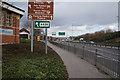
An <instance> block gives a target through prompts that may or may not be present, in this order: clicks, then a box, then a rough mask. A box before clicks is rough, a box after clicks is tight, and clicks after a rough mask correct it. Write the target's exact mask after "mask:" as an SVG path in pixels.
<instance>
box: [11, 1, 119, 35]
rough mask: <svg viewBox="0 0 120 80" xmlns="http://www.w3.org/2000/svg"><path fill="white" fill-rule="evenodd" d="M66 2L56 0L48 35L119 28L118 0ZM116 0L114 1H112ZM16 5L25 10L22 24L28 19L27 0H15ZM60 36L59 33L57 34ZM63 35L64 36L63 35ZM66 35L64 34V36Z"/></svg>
mask: <svg viewBox="0 0 120 80" xmlns="http://www.w3.org/2000/svg"><path fill="white" fill-rule="evenodd" d="M72 1H74V2H71V0H67V1H66V2H59V0H56V1H55V4H54V20H53V21H51V27H50V28H49V29H48V35H49V36H51V35H52V32H56V33H58V32H60V31H62V32H66V35H65V36H71V35H72V27H73V36H78V35H81V34H85V33H93V32H95V31H100V30H106V29H112V30H117V29H118V27H117V16H118V3H117V2H115V1H118V0H109V2H108V0H104V1H106V2H95V0H92V1H94V2H92V1H91V2H90V0H89V2H87V0H85V1H86V2H82V1H81V2H80V1H76V2H75V0H72ZM96 1H98V0H96ZM112 1H114V2H112ZM12 4H13V5H15V6H18V7H20V8H21V9H24V10H25V14H24V16H23V17H22V19H21V26H22V24H23V22H24V21H25V20H27V2H14V3H12ZM57 36H58V35H57ZM61 37H62V36H61ZM63 37H64V36H63Z"/></svg>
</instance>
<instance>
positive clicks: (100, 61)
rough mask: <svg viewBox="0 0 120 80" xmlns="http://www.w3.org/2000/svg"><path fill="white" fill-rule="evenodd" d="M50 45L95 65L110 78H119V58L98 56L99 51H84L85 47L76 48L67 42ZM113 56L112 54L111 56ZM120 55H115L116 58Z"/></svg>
mask: <svg viewBox="0 0 120 80" xmlns="http://www.w3.org/2000/svg"><path fill="white" fill-rule="evenodd" d="M50 43H52V44H54V45H56V46H58V47H61V48H63V49H65V50H68V51H70V52H73V53H74V54H76V55H77V56H79V57H80V58H82V59H84V60H86V61H88V62H90V63H91V64H93V65H95V66H96V67H97V68H98V69H99V70H101V71H103V72H105V73H106V74H108V75H110V76H111V77H112V78H120V61H119V58H117V59H114V58H111V57H108V56H104V55H101V54H99V53H98V52H99V50H97V49H95V51H90V50H88V49H86V47H85V46H77V45H72V44H71V43H67V42H59V43H58V42H53V41H50ZM113 55H114V54H113ZM118 56H120V55H117V57H118Z"/></svg>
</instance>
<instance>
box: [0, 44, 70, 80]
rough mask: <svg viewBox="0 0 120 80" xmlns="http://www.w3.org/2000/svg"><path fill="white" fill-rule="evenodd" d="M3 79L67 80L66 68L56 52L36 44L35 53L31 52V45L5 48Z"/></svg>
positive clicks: (14, 45) (11, 45) (6, 46)
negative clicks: (46, 51)
mask: <svg viewBox="0 0 120 80" xmlns="http://www.w3.org/2000/svg"><path fill="white" fill-rule="evenodd" d="M2 78H3V79H7V78H16V79H18V78H19V79H24V78H26V79H31V78H34V79H40V80H49V79H52V80H67V78H68V75H67V71H66V68H65V66H64V64H63V62H62V60H61V58H60V57H59V56H58V55H57V53H56V52H55V51H53V50H52V49H51V48H50V47H48V55H45V44H44V43H42V42H34V53H31V52H30V43H20V44H10V45H4V46H3V60H2Z"/></svg>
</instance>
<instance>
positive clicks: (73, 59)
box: [48, 42, 110, 78]
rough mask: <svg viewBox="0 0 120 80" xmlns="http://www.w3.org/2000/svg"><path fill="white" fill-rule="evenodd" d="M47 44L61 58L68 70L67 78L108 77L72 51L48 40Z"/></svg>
mask: <svg viewBox="0 0 120 80" xmlns="http://www.w3.org/2000/svg"><path fill="white" fill-rule="evenodd" d="M48 46H49V47H51V48H52V49H53V50H54V51H55V52H57V53H58V55H59V56H60V57H61V58H62V60H63V62H64V64H65V66H66V69H67V71H68V75H69V78H110V77H109V76H108V75H106V74H104V73H102V72H100V71H99V70H97V68H96V67H95V66H93V65H92V64H90V63H88V62H87V61H85V60H83V59H81V58H80V57H77V56H76V55H74V54H73V53H71V52H68V51H67V50H64V49H62V48H59V47H57V46H55V45H53V44H51V43H49V42H48Z"/></svg>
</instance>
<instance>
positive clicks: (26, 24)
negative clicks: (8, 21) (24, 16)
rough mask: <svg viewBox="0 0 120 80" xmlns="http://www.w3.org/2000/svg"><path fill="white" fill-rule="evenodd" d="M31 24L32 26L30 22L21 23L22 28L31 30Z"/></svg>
mask: <svg viewBox="0 0 120 80" xmlns="http://www.w3.org/2000/svg"><path fill="white" fill-rule="evenodd" d="M31 24H32V22H31V21H25V22H24V23H23V25H22V27H23V28H26V29H29V30H31V27H32V25H31Z"/></svg>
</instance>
